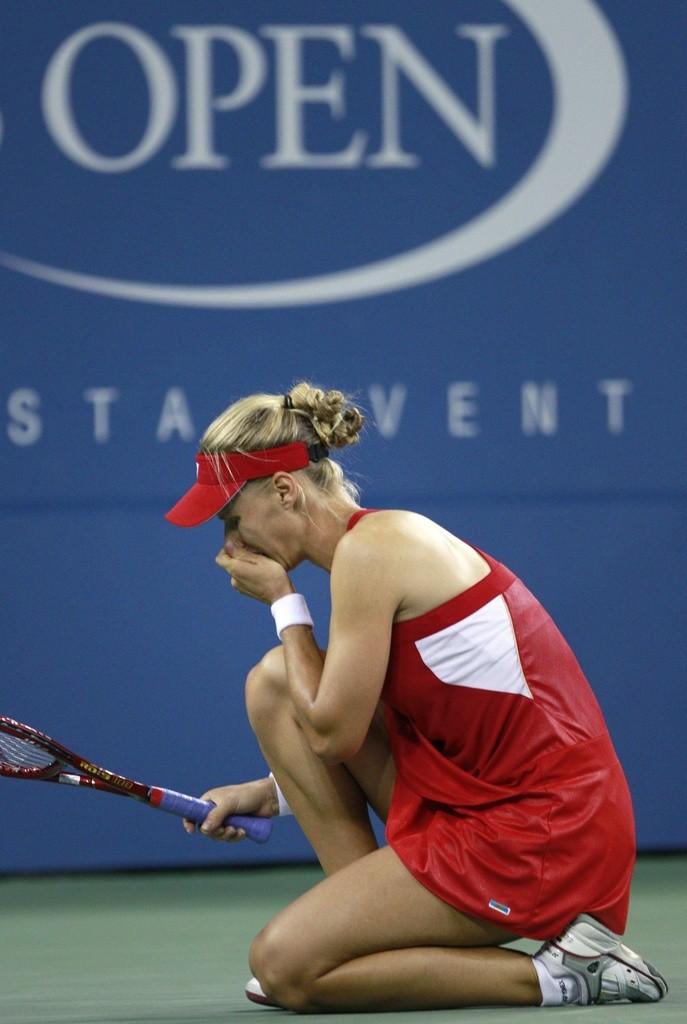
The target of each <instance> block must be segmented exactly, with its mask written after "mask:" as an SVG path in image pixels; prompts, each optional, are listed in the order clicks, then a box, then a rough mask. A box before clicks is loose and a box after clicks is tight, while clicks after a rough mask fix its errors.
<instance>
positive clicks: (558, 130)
mask: <svg viewBox="0 0 687 1024" xmlns="http://www.w3.org/2000/svg"><path fill="white" fill-rule="evenodd" d="M503 2H504V3H505V4H506V5H507V6H508V7H510V8H511V9H512V10H513V11H514V12H515V14H516V15H518V16H519V17H520V18H521V20H522V21H523V22H524V23H525V25H526V26H527V27H528V29H529V30H530V32H531V33H532V35H533V36H534V38H535V39H536V40H537V42H538V44H539V46H540V47H541V49H542V52H543V53H544V56H545V57H546V60H547V63H548V65H549V70H550V73H551V78H552V82H553V90H554V112H553V119H552V125H551V129H550V132H549V135H548V138H547V139H546V142H545V144H544V146H543V148H542V150H541V152H540V154H539V156H538V158H537V159H536V160H535V162H534V163H533V164H532V166H531V167H530V169H529V171H528V173H527V174H526V175H525V176H524V177H523V178H522V179H521V180H520V181H519V182H518V183H517V184H516V185H515V187H514V188H513V189H511V191H510V192H508V193H507V194H506V195H505V196H503V198H502V199H501V200H499V201H498V202H497V203H495V204H494V205H493V206H491V207H490V208H489V209H488V210H486V211H485V212H484V213H482V214H480V215H479V216H477V217H475V218H474V219H473V220H471V221H468V222H467V223H466V224H463V225H461V226H460V227H459V228H456V229H455V230H454V231H450V232H448V234H445V235H442V236H441V237H439V238H436V239H433V240H432V241H430V242H427V243H425V244H424V245H420V246H417V247H416V248H414V249H410V250H408V251H407V252H404V253H401V254H399V255H397V256H391V257H389V258H387V259H383V260H378V261H376V262H374V263H367V264H364V265H362V266H359V267H354V268H351V269H349V270H343V271H337V272H335V273H331V274H322V275H317V276H313V277H304V278H296V279H293V280H290V281H278V282H261V283H259V284H248V285H212V286H202V285H172V284H146V283H141V282H137V281H126V280H121V279H117V278H107V277H98V276H95V275H91V274H82V273H77V272H74V271H70V270H63V269H61V268H59V267H52V266H47V265H45V264H42V263H37V262H35V261H33V260H29V259H24V258H23V257H21V256H14V255H11V254H9V253H0V264H2V265H4V266H5V267H7V268H9V269H12V270H15V271H18V272H20V273H23V274H28V275H30V276H32V277H37V278H40V279H42V280H44V281H50V282H52V283H53V284H59V285H63V286H65V287H68V288H76V289H80V290H81V291H87V292H92V293H95V294H99V295H107V296H110V297H113V298H120V299H129V300H132V301H138V302H153V303H160V304H164V305H175V306H196V307H204V308H216V309H240V308H243V309H247V308H253V309H256V308H267V307H279V306H281V307H285V306H299V305H314V304H317V303H325V302H342V301H345V300H348V299H358V298H363V297H367V296H371V295H378V294H381V293H384V292H391V291H398V290H400V289H402V288H409V287H411V286H413V285H418V284H423V283H426V282H429V281H433V280H436V279H437V278H440V277H445V276H446V275H447V274H452V273H456V272H458V271H460V270H464V269H465V268H466V267H470V266H473V265H474V264H476V263H480V262H481V261H483V260H486V259H488V258H490V257H491V256H496V255H497V254H498V253H501V252H503V251H504V250H506V249H509V248H511V247H512V246H514V245H517V244H518V243H519V242H522V241H524V240H525V239H526V238H528V237H529V236H530V235H532V234H534V233H535V232H536V231H539V230H541V229H542V228H543V227H545V226H546V225H547V224H549V223H550V222H551V221H552V220H554V219H555V218H556V217H558V216H560V214H561V213H563V212H564V211H565V210H566V209H567V208H568V207H569V206H571V205H572V204H573V203H574V202H575V201H576V200H577V199H578V198H579V197H580V196H581V195H582V193H583V192H585V191H586V189H587V188H589V186H590V185H591V183H592V182H593V181H594V179H595V178H596V177H597V176H598V175H599V174H600V172H601V171H602V170H603V168H604V166H605V165H606V163H607V162H608V160H609V158H610V156H611V154H612V152H613V150H614V149H615V146H616V144H617V142H618V138H619V136H620V132H621V129H622V126H623V122H624V119H625V112H626V108H627V92H628V89H627V77H626V73H625V64H624V60H623V55H622V52H621V50H620V47H619V45H618V43H617V40H616V38H615V36H614V34H613V32H612V30H611V28H610V26H609V24H608V22H607V21H606V19H605V17H604V15H603V14H602V13H601V11H600V10H599V9H598V8H597V6H596V4H595V3H594V0H577V2H576V3H574V4H573V3H565V4H559V3H552V0H503ZM575 36H578V37H579V36H581V37H582V38H584V41H585V55H584V56H585V60H584V62H583V63H582V62H581V61H580V60H579V53H578V52H576V50H575V47H572V46H570V40H571V38H575ZM581 126H582V127H581Z"/></svg>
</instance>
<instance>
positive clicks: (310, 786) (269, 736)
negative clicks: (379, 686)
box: [246, 647, 395, 875]
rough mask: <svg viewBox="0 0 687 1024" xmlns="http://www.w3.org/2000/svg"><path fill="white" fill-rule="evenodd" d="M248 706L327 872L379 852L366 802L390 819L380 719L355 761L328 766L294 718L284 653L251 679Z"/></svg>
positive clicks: (390, 777) (389, 774) (276, 653)
mask: <svg viewBox="0 0 687 1024" xmlns="http://www.w3.org/2000/svg"><path fill="white" fill-rule="evenodd" d="M246 707H247V710H248V717H249V719H250V723H251V726H252V727H253V731H254V732H255V735H256V736H257V739H258V742H259V744H260V747H261V749H262V752H263V754H264V755H265V759H266V760H267V763H268V764H269V766H270V769H271V771H272V772H273V773H274V776H275V778H276V779H277V782H278V783H279V787H280V789H281V790H282V792H283V793H284V796H285V797H286V799H287V800H288V802H289V805H290V806H291V809H292V810H293V812H294V814H295V815H296V818H297V819H298V823H299V824H300V826H301V828H302V829H303V831H304V833H305V835H306V836H307V837H308V839H309V841H310V843H311V844H312V846H313V849H314V850H315V852H316V854H317V857H318V859H319V861H320V864H321V865H322V868H323V870H324V871H325V873H326V874H328V875H330V874H332V873H333V872H335V871H338V870H339V869H340V868H343V867H345V866H346V865H347V864H350V863H351V862H353V861H355V860H357V859H358V858H360V857H364V856H365V855H366V854H368V853H370V852H371V851H372V850H375V849H376V848H377V842H376V839H375V836H374V833H373V831H372V828H371V826H370V819H369V814H368V802H369V804H370V805H371V806H372V807H373V808H374V810H375V811H376V813H377V814H379V816H380V817H381V818H382V819H383V820H384V819H386V813H387V810H388V807H389V803H390V800H391V790H392V788H393V783H394V777H395V776H394V767H393V761H392V758H391V753H390V751H389V747H388V743H387V739H386V733H385V731H384V726H383V722H382V720H381V715H378V716H376V718H375V720H374V722H373V723H372V726H371V728H370V731H369V733H368V736H367V739H366V741H365V743H364V745H363V747H362V749H361V750H360V751H359V752H358V753H357V754H356V755H355V757H354V758H352V759H351V760H350V761H349V762H347V764H345V765H343V764H340V765H325V764H324V763H323V762H322V761H321V760H320V759H319V758H318V757H317V756H316V755H315V754H313V752H312V749H311V747H310V745H309V743H308V741H307V739H306V737H305V735H304V734H303V731H302V730H301V728H300V726H299V724H298V722H297V721H296V719H295V717H294V715H293V712H292V704H291V698H290V695H289V689H288V680H287V676H286V668H285V665H284V655H283V651H282V648H281V647H275V648H274V649H273V650H271V651H269V652H268V653H267V654H266V655H265V657H264V658H263V659H262V661H260V662H259V664H258V665H256V666H255V668H253V669H252V670H251V672H250V673H249V675H248V678H247V680H246Z"/></svg>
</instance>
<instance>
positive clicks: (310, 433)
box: [200, 381, 365, 502]
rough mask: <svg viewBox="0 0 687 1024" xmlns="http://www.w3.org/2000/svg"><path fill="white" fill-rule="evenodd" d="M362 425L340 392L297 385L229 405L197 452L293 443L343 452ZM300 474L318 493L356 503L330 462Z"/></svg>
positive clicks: (349, 484)
mask: <svg viewBox="0 0 687 1024" xmlns="http://www.w3.org/2000/svg"><path fill="white" fill-rule="evenodd" d="M364 421H365V417H364V416H363V414H362V412H361V411H360V409H358V408H357V407H356V406H354V405H352V404H350V402H349V399H348V397H347V396H346V395H344V394H343V392H341V391H323V390H322V389H321V388H317V387H314V386H313V385H312V384H309V383H308V382H307V381H300V382H299V383H298V384H295V385H294V386H293V387H292V388H291V390H290V391H288V392H287V393H286V394H285V395H283V394H282V395H267V394H257V395H249V396H248V397H247V398H241V399H239V401H238V402H234V404H233V405H230V406H229V408H228V409H225V411H224V412H223V413H221V414H220V415H219V416H218V417H217V419H215V420H213V422H212V423H211V424H210V426H209V427H208V428H207V430H206V431H205V433H204V434H203V437H202V438H201V442H200V448H201V451H202V452H204V453H205V454H207V455H221V454H222V453H224V452H253V451H260V450H262V449H265V448H277V447H279V446H280V445H285V444H292V443H293V442H294V441H304V442H305V443H306V444H307V445H314V444H318V443H320V444H324V445H326V446H327V448H344V447H345V446H346V445H349V444H357V443H358V441H359V440H360V432H361V430H362V426H363V423H364ZM299 472H302V473H304V474H305V476H306V477H307V479H309V480H310V482H311V483H312V484H313V485H314V486H315V487H316V488H317V489H318V490H319V491H324V492H326V493H327V494H335V493H336V492H337V491H343V492H344V493H345V494H346V495H347V496H348V497H349V498H351V499H352V500H353V501H356V502H357V500H358V489H357V487H356V486H355V484H354V483H352V482H351V481H350V480H348V479H347V478H346V477H345V476H344V472H343V470H342V468H341V466H339V464H338V463H336V462H334V461H333V460H332V459H330V458H323V459H320V461H319V462H316V463H311V464H310V465H309V466H308V467H307V469H304V470H299ZM256 482H258V481H256Z"/></svg>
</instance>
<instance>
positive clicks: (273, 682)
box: [245, 647, 289, 730]
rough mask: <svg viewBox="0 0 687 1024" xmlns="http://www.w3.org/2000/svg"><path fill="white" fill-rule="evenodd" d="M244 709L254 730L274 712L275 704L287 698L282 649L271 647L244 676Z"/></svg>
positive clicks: (287, 688) (286, 680)
mask: <svg viewBox="0 0 687 1024" xmlns="http://www.w3.org/2000/svg"><path fill="white" fill-rule="evenodd" d="M245 695H246V711H247V712H248V719H249V721H250V723H251V725H252V727H253V729H254V730H256V729H257V728H258V727H259V726H260V724H261V722H262V721H264V720H266V719H269V718H270V716H271V715H273V714H274V711H275V710H276V707H277V705H279V704H282V703H283V702H284V701H286V700H289V687H288V679H287V676H286V665H285V664H284V649H283V648H282V647H273V648H272V649H271V650H270V651H268V652H267V654H265V655H264V656H263V657H262V658H261V659H260V661H259V662H258V663H257V665H254V666H253V668H252V669H251V670H250V672H249V673H248V675H247V676H246V689H245Z"/></svg>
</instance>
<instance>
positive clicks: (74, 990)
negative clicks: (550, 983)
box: [0, 856, 687, 1024]
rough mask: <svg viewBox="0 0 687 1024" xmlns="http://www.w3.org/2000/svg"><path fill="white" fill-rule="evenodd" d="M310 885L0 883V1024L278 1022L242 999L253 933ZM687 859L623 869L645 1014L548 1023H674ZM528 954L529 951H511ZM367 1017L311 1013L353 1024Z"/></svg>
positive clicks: (276, 880) (247, 880)
mask: <svg viewBox="0 0 687 1024" xmlns="http://www.w3.org/2000/svg"><path fill="white" fill-rule="evenodd" d="M320 877H321V874H320V872H319V871H318V870H317V869H316V868H314V867H297V868H262V869H255V868H252V869H243V868H228V869H227V870H226V871H219V872H218V871H214V870H210V871H193V872H170V873H167V872H165V873H160V874H155V873H140V874H112V875H88V876H83V875H82V876H53V877H19V878H17V877H6V878H4V879H2V880H0V905H1V907H2V910H1V911H0V1021H2V1024H186V1022H188V1024H218V1022H219V1021H230V1020H231V1021H233V1022H237V1024H244V1022H245V1024H249V1022H250V1021H253V1022H258V1021H261V1022H263V1021H267V1020H268V1018H273V1019H282V1018H284V1016H285V1011H280V1010H274V1009H267V1008H262V1007H259V1006H253V1005H251V1004H250V1003H248V1002H247V1001H246V1000H245V997H244V995H243V986H244V983H245V981H246V979H247V978H248V974H249V972H248V967H247V963H246V955H247V950H248V945H249V943H250V940H251V938H252V937H253V935H254V934H255V933H256V932H257V931H258V930H259V929H260V928H261V927H262V926H263V924H265V922H266V921H268V920H269V918H270V917H271V916H272V915H273V914H274V913H275V912H276V911H277V910H278V909H280V908H281V907H282V906H284V905H285V904H286V903H287V902H289V901H290V900H292V899H294V898H295V897H296V896H298V895H299V894H300V893H302V892H304V891H305V890H306V889H308V888H310V887H311V886H312V885H314V884H315V883H316V882H317V881H318V879H319V878H320ZM686 918H687V857H677V856H655V857H653V856H652V857H643V858H641V859H640V861H639V862H638V864H637V869H636V875H635V884H634V889H633V900H632V909H631V914H630V927H629V929H628V932H627V936H626V939H627V941H628V943H629V945H631V946H636V947H637V948H639V949H640V950H641V951H642V953H643V954H644V955H645V956H646V957H647V958H648V959H649V960H651V961H653V962H655V963H656V964H657V966H659V967H660V969H661V971H662V972H663V973H664V974H665V975H666V977H667V978H668V983H669V985H670V986H671V990H670V993H669V995H668V997H667V999H666V1000H664V1001H663V1002H662V1003H660V1004H658V1005H649V1006H642V1005H636V1004H635V1005H630V1004H627V1005H625V1004H619V1005H617V1006H603V1007H601V1006H600V1007H596V1008H592V1009H588V1008H585V1007H580V1008H566V1009H561V1010H560V1011H555V1010H552V1011H550V1012H551V1013H556V1012H560V1013H562V1014H564V1015H565V1020H566V1022H568V1024H575V1021H576V1020H578V1019H581V1018H582V1017H583V1016H584V1018H585V1020H587V1021H588V1017H587V1014H589V1013H593V1014H594V1015H595V1018H598V1020H599V1021H600V1022H603V1024H626V1022H627V1024H630V1022H632V1024H639V1022H641V1021H647V1022H648V1021H649V1020H651V1021H654V1020H655V1021H657V1024H658V1022H660V1024H684V1021H686V1020H687V969H686V968H685V963H684V948H685V944H684V928H683V927H682V922H683V921H684V920H685V919H686ZM520 946H521V948H523V949H534V948H535V944H534V943H521V944H520ZM536 1012H538V1011H536V1010H533V1009H530V1008H528V1009H509V1008H500V1007H499V1008H486V1009H467V1010H437V1011H433V1012H431V1013H430V1012H428V1011H422V1012H415V1013H404V1014H398V1013H393V1014H385V1015H384V1019H386V1020H392V1019H394V1018H395V1017H402V1018H403V1020H404V1022H406V1021H407V1022H408V1024H414V1022H415V1021H418V1022H419V1021H425V1020H431V1022H432V1024H444V1022H448V1021H456V1020H457V1019H458V1016H457V1015H459V1017H460V1020H461V1021H463V1022H465V1024H469V1022H472V1024H508V1022H511V1024H517V1022H518V1021H521V1020H523V1019H525V1018H527V1019H531V1017H532V1014H533V1013H536ZM380 1016H381V1015H380V1014H371V1013H366V1014H342V1015H337V1014H326V1015H312V1016H309V1017H308V1018H307V1019H308V1020H309V1021H313V1022H315V1021H319V1020H321V1021H327V1022H329V1024H333V1022H334V1021H337V1020H341V1021H344V1020H345V1021H349V1022H350V1021H353V1020H355V1021H367V1020H372V1019H379V1018H380Z"/></svg>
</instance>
